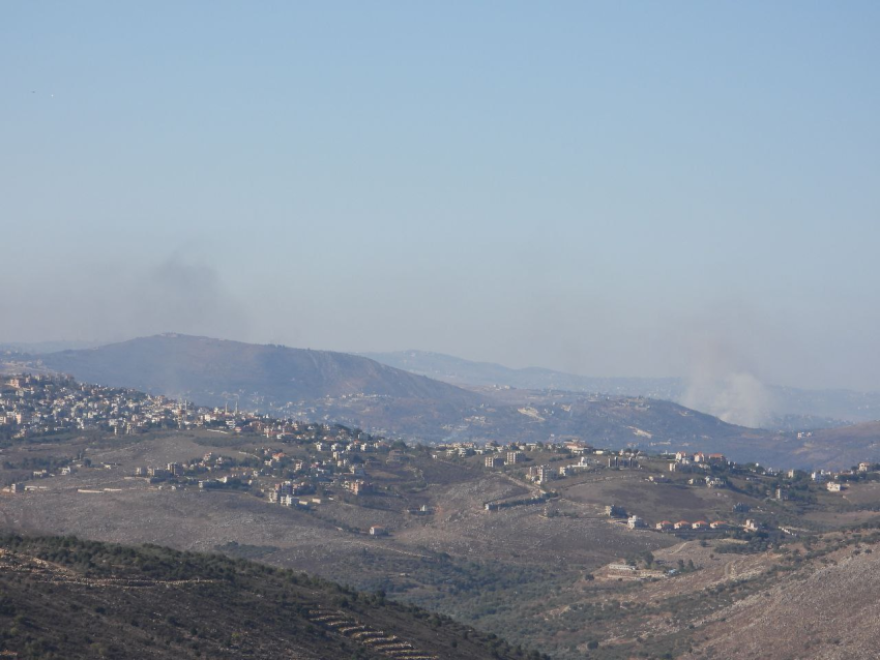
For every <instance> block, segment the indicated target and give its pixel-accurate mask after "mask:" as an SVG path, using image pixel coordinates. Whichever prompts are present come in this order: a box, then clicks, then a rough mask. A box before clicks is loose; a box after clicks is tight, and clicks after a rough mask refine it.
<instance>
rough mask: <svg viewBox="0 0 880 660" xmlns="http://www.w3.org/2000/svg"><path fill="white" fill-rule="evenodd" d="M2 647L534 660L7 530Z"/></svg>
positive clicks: (255, 582)
mask: <svg viewBox="0 0 880 660" xmlns="http://www.w3.org/2000/svg"><path fill="white" fill-rule="evenodd" d="M0 651H2V653H0V654H2V655H5V656H9V657H28V658H47V659H48V658H119V659H125V658H155V659H160V658H162V659H164V658H169V659H170V658H175V659H179V658H199V657H209V658H243V657H248V658H255V659H262V658H265V659H267V660H268V659H270V658H271V659H272V660H275V659H277V658H290V659H294V660H318V659H319V658H361V659H363V660H380V659H381V660H439V658H450V659H459V660H478V659H481V658H486V659H488V658H511V659H513V658H526V657H532V656H527V655H526V653H525V652H523V651H519V650H514V649H512V648H510V647H508V646H507V645H505V644H504V643H503V642H501V641H500V640H497V639H496V638H495V637H494V636H489V635H484V634H482V633H478V632H476V631H474V630H473V629H471V628H467V627H465V626H463V625H461V624H458V623H456V622H454V621H452V620H451V619H448V618H446V617H440V616H437V615H429V614H428V613H426V612H424V611H422V610H420V609H418V608H415V607H409V606H405V605H400V604H396V603H392V602H389V601H386V600H385V598H384V597H383V596H381V595H372V596H369V595H365V594H361V593H358V592H355V591H353V590H350V589H347V588H344V587H340V586H338V585H334V584H332V583H329V582H326V581H324V580H320V579H314V578H310V577H308V576H305V575H303V574H296V573H293V572H291V571H283V570H279V569H275V568H270V567H268V566H262V565H259V564H254V563H251V562H247V561H242V560H232V559H227V558H225V557H220V556H217V555H200V554H195V553H181V552H175V551H173V550H169V549H166V548H161V547H158V546H141V547H136V548H133V547H122V546H117V545H108V544H103V543H96V542H89V541H80V540H78V539H75V538H70V537H67V538H61V537H43V538H22V537H17V536H6V537H0Z"/></svg>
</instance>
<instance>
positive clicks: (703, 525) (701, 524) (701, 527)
mask: <svg viewBox="0 0 880 660" xmlns="http://www.w3.org/2000/svg"><path fill="white" fill-rule="evenodd" d="M691 529H693V530H695V531H697V532H705V531H706V530H707V529H709V523H707V522H706V521H705V520H698V521H697V522H695V523H694V524H693V525H691Z"/></svg>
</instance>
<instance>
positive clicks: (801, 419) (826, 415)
mask: <svg viewBox="0 0 880 660" xmlns="http://www.w3.org/2000/svg"><path fill="white" fill-rule="evenodd" d="M363 355H364V356H365V357H369V358H371V359H373V360H376V361H377V362H381V363H382V364H387V365H389V366H392V367H395V368H397V369H404V370H406V371H410V372H412V373H415V374H421V375H423V376H428V377H430V378H435V379H437V380H441V381H444V382H448V383H452V384H454V385H459V386H461V387H467V386H480V387H484V386H491V385H498V386H508V387H516V388H521V389H532V390H567V391H571V392H584V393H596V394H611V395H620V396H643V397H650V398H653V399H665V400H667V401H673V402H676V403H683V404H685V405H687V401H686V400H687V399H688V397H686V396H685V395H686V393H687V392H688V389H689V383H688V381H687V379H685V378H599V377H592V376H581V375H578V374H572V373H566V372H563V371H555V370H553V369H544V368H539V367H527V368H523V369H512V368H510V367H506V366H503V365H500V364H495V363H491V362H474V361H471V360H464V359H462V358H458V357H454V356H451V355H444V354H442V353H432V352H429V351H415V350H409V351H395V352H389V353H364V354H363ZM763 394H764V395H766V401H764V402H763V404H762V405H763V406H764V407H765V408H766V409H767V413H768V415H767V416H766V417H765V418H764V419H763V422H762V426H763V427H765V428H768V429H771V430H788V431H792V430H795V431H796V430H808V429H816V428H826V427H836V426H841V425H844V424H846V423H852V422H865V421H871V420H875V419H880V393H878V392H855V391H852V390H841V389H820V390H808V389H803V388H796V387H782V386H777V385H767V386H766V388H765V389H764V391H763ZM697 398H698V399H700V400H702V401H703V403H707V404H711V403H712V398H711V397H709V398H708V399H707V398H706V397H697ZM712 407H713V406H711V405H709V406H705V407H699V406H698V409H700V410H701V412H706V413H713V410H711V409H710V408H712ZM704 408H705V409H704ZM713 414H714V413H713Z"/></svg>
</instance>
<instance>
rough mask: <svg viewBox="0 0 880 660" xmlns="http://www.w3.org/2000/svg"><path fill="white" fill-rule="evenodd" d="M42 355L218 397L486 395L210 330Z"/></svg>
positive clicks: (101, 379) (92, 377)
mask: <svg viewBox="0 0 880 660" xmlns="http://www.w3.org/2000/svg"><path fill="white" fill-rule="evenodd" d="M40 359H41V360H42V363H43V364H45V365H46V366H47V367H49V368H51V369H54V370H56V371H61V372H64V373H69V374H72V375H73V376H74V377H76V378H77V379H78V380H81V381H84V382H93V383H101V384H106V385H111V386H120V387H134V388H137V389H141V390H144V391H147V392H154V393H155V392H162V393H165V394H172V395H173V394H175V393H177V394H179V395H185V396H188V397H190V398H191V399H195V400H198V401H199V402H203V403H206V404H211V405H214V404H218V403H220V404H222V403H223V401H224V400H229V399H230V398H231V397H233V396H236V395H250V394H254V393H257V394H258V396H260V397H262V398H264V399H266V400H268V401H270V402H276V403H277V402H288V401H303V400H311V399H320V398H323V397H327V396H330V397H341V396H347V395H352V394H358V393H362V394H369V395H380V396H389V397H395V398H404V399H420V400H432V401H436V402H446V403H455V404H458V405H474V404H476V403H479V397H478V396H477V395H475V394H473V393H471V392H467V391H465V390H462V389H460V388H457V387H454V386H452V385H449V384H447V383H440V382H438V381H434V380H431V379H430V378H426V377H424V376H418V375H415V374H411V373H409V372H406V371H401V370H399V369H394V368H392V367H388V366H385V365H382V364H379V363H378V362H374V361H373V360H369V359H367V358H363V357H359V356H356V355H348V354H346V353H333V352H329V351H312V350H304V349H296V348H287V347H284V346H274V345H257V344H246V343H242V342H236V341H226V340H221V339H211V338H208V337H192V336H187V335H178V334H165V335H156V336H153V337H141V338H138V339H132V340H129V341H125V342H121V343H118V344H110V345H107V346H102V347H100V348H94V349H81V350H70V351H62V352H59V353H50V354H47V355H42V356H41V357H40Z"/></svg>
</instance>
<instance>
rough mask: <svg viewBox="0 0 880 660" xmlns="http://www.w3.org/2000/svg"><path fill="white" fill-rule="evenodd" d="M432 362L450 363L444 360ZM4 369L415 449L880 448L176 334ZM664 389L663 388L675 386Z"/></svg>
mask: <svg viewBox="0 0 880 660" xmlns="http://www.w3.org/2000/svg"><path fill="white" fill-rule="evenodd" d="M435 357H437V359H438V360H439V363H440V364H446V363H447V359H446V357H445V356H435ZM460 362H463V363H464V365H463V366H462V367H461V368H462V371H459V372H457V373H459V374H460V375H462V377H463V374H465V373H467V370H468V369H470V367H468V366H467V365H468V364H469V363H467V362H465V361H460ZM12 364H13V367H14V368H16V369H17V368H20V367H22V366H27V367H29V368H32V369H34V370H37V371H45V370H53V371H58V372H63V373H68V374H71V375H73V376H74V377H75V378H77V379H78V380H81V381H84V382H92V383H98V384H102V385H108V386H115V387H129V388H134V389H139V390H143V391H146V392H149V393H153V394H165V395H167V396H171V397H186V398H187V399H189V400H190V401H194V402H196V403H199V404H203V405H212V406H214V405H219V406H222V405H224V404H226V403H228V404H229V405H235V404H236V403H238V404H239V406H240V407H242V408H243V409H247V410H257V411H260V412H265V413H271V414H273V415H276V416H283V417H288V416H289V417H296V418H299V419H308V420H315V421H319V420H331V421H336V422H340V423H343V424H346V425H348V426H353V427H358V428H363V429H365V430H368V431H371V432H374V433H379V434H384V435H388V436H390V437H402V438H413V439H419V440H423V441H433V442H440V441H475V442H489V441H493V440H495V441H500V442H506V441H511V440H515V441H518V442H552V441H554V440H558V439H560V438H578V439H581V440H584V441H587V442H590V443H592V444H595V445H596V446H605V447H612V448H621V447H627V446H630V447H641V448H645V449H648V450H653V451H662V450H664V449H666V450H671V451H674V450H676V449H693V450H702V451H713V452H721V453H724V454H726V455H727V456H729V457H730V458H732V459H734V460H737V461H759V462H761V463H763V464H769V465H774V466H782V465H787V466H792V467H804V468H809V467H825V466H829V465H834V466H839V465H840V463H839V461H840V460H841V459H842V458H843V457H844V456H846V458H847V460H849V459H850V457H851V458H853V459H855V462H859V461H861V460H874V459H875V457H876V456H880V445H878V446H877V447H876V448H875V447H874V446H873V444H872V443H873V441H870V442H868V443H867V445H866V443H865V442H863V441H862V440H860V439H859V438H854V439H853V440H852V442H850V444H849V445H847V447H848V449H847V453H846V454H843V453H839V452H838V451H837V445H838V443H837V441H836V440H833V441H828V442H825V441H822V440H821V438H818V437H817V439H815V440H812V441H810V440H809V437H806V438H802V439H799V438H797V437H796V435H795V433H793V432H791V431H788V432H784V433H783V432H771V431H765V430H761V429H748V428H744V427H742V426H737V425H734V424H728V423H725V422H723V421H722V420H720V419H718V418H716V417H713V416H711V415H708V414H703V413H699V412H697V411H694V410H690V409H688V408H686V407H683V406H681V405H678V404H676V403H672V402H669V401H667V400H663V397H661V396H660V394H661V393H658V394H657V398H647V397H641V396H625V395H620V394H598V395H597V394H588V393H586V392H583V391H578V390H572V389H570V388H567V386H566V385H565V382H564V381H562V380H558V381H555V380H552V378H553V377H554V376H553V374H554V373H555V372H546V371H545V370H510V371H513V372H527V373H532V372H535V373H538V374H544V375H543V376H541V378H543V379H544V380H542V381H541V382H543V383H544V384H545V385H548V387H547V388H545V389H541V390H531V389H517V388H515V387H494V386H493V387H481V388H473V389H470V390H468V389H464V388H461V387H457V386H455V385H452V384H450V383H446V382H441V381H438V380H434V379H432V378H429V377H426V376H424V375H421V374H414V373H410V372H407V371H403V370H401V369H397V368H394V367H390V366H387V365H383V364H380V363H378V362H376V361H374V360H371V359H369V358H366V357H363V356H357V355H348V354H345V353H334V352H328V351H312V350H304V349H296V348H287V347H283V346H274V345H255V344H246V343H242V342H235V341H224V340H219V339H210V338H206V337H192V336H186V335H176V334H167V335H158V336H153V337H144V338H140V339H133V340H130V341H126V342H121V343H118V344H111V345H108V346H102V347H99V348H91V349H80V350H67V351H61V352H56V353H49V354H44V355H38V356H31V357H30V361H29V362H28V360H27V359H26V356H20V355H19V356H15V359H14V360H13V363H12ZM402 364H404V365H406V364H408V363H406V362H403V363H402ZM420 364H421V363H420ZM410 366H411V365H410ZM422 366H424V364H422ZM490 366H491V365H490ZM477 367H479V365H477ZM438 369H439V366H438ZM492 369H495V373H496V374H501V373H502V372H503V370H504V368H503V367H498V366H497V365H495V366H492ZM499 370H500V371H499ZM447 373H448V372H447ZM521 375H522V373H521ZM523 377H525V376H523ZM560 378H561V376H560ZM547 379H551V380H547ZM607 380H608V381H609V382H611V381H614V380H615V379H607ZM639 380H640V379H626V380H625V382H628V383H629V385H627V386H626V387H624V386H623V385H621V386H620V387H618V388H617V389H618V390H621V389H623V390H626V391H633V390H634V389H638V388H637V383H638V382H639ZM670 381H671V379H670ZM663 382H664V383H665V385H663V387H666V386H671V385H670V382H665V381H663ZM551 384H555V386H554V387H549V385H551ZM655 384H657V385H658V387H659V386H660V384H659V382H658V383H655ZM568 385H569V386H570V385H571V383H568ZM627 388H630V389H627ZM661 389H662V388H661ZM844 436H845V432H844ZM844 436H841V437H844ZM829 437H832V436H829ZM834 437H836V436H834Z"/></svg>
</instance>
